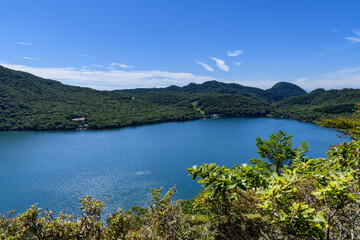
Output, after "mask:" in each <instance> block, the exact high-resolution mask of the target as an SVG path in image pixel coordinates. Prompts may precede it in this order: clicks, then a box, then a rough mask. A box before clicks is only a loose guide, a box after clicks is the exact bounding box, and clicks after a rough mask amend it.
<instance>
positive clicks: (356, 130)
mask: <svg viewBox="0 0 360 240" xmlns="http://www.w3.org/2000/svg"><path fill="white" fill-rule="evenodd" d="M317 123H318V124H319V125H320V126H325V127H332V128H337V129H342V130H345V131H348V132H349V133H350V134H351V135H352V136H353V137H354V138H357V139H360V104H359V103H357V104H356V111H355V113H354V114H353V115H352V116H351V117H348V118H346V117H340V116H337V117H334V118H332V119H322V120H321V121H318V122H317Z"/></svg>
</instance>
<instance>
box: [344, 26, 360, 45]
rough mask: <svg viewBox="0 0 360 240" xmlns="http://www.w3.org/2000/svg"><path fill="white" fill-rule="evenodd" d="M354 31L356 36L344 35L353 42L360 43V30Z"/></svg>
mask: <svg viewBox="0 0 360 240" xmlns="http://www.w3.org/2000/svg"><path fill="white" fill-rule="evenodd" d="M354 33H355V35H356V37H344V38H345V39H346V40H349V41H350V42H353V43H360V30H356V29H355V30H354Z"/></svg>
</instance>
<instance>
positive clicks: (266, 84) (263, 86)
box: [236, 78, 278, 89]
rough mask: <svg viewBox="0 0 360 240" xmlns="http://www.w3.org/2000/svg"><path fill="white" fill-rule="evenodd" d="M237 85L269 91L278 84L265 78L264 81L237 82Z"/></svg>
mask: <svg viewBox="0 0 360 240" xmlns="http://www.w3.org/2000/svg"><path fill="white" fill-rule="evenodd" d="M236 83H238V84H241V85H243V86H251V87H257V88H261V89H269V88H271V87H272V86H274V85H275V84H276V83H278V82H277V81H273V80H269V79H267V78H264V79H262V80H258V81H237V82H236Z"/></svg>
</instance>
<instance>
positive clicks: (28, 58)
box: [23, 57, 39, 61]
mask: <svg viewBox="0 0 360 240" xmlns="http://www.w3.org/2000/svg"><path fill="white" fill-rule="evenodd" d="M23 59H26V60H32V61H37V60H39V59H37V58H32V57H23Z"/></svg>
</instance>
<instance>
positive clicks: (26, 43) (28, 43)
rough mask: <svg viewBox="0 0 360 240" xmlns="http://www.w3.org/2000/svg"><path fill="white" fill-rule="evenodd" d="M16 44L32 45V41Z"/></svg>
mask: <svg viewBox="0 0 360 240" xmlns="http://www.w3.org/2000/svg"><path fill="white" fill-rule="evenodd" d="M17 44H20V45H26V46H31V45H32V43H30V42H17Z"/></svg>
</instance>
